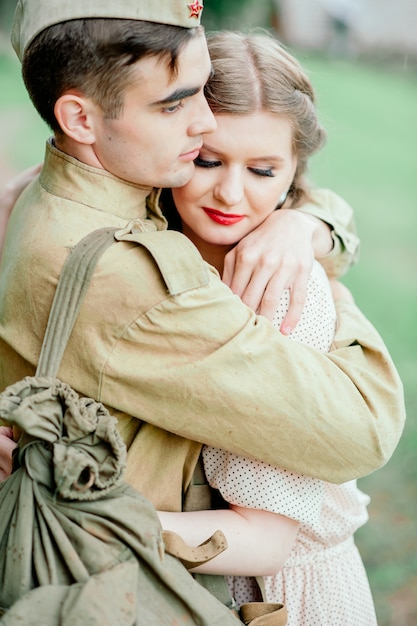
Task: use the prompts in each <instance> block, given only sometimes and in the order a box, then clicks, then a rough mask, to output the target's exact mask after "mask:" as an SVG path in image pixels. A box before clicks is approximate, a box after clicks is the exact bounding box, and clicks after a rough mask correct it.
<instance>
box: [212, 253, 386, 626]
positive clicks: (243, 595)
mask: <svg viewBox="0 0 417 626" xmlns="http://www.w3.org/2000/svg"><path fill="white" fill-rule="evenodd" d="M288 303H289V294H288V292H284V294H283V296H282V297H281V301H280V306H279V310H278V311H277V313H276V315H275V316H274V320H273V322H274V325H275V326H277V328H279V326H280V324H281V322H282V320H283V319H284V316H285V313H286V311H287V310H288ZM335 323H336V314H335V310H334V305H333V300H332V297H331V292H330V287H329V283H328V280H327V278H326V275H325V273H324V270H323V269H322V267H321V266H320V265H319V264H318V263H315V264H314V268H313V271H312V274H311V277H310V281H309V283H308V287H307V297H306V304H305V307H304V310H303V314H302V316H301V318H300V321H299V323H298V325H297V327H296V328H295V330H294V331H293V333H292V334H291V336H290V337H291V338H292V339H296V340H297V341H300V342H302V343H305V344H307V345H309V346H310V347H312V348H314V349H316V350H321V351H323V352H326V351H328V350H329V349H330V346H331V343H332V340H333V335H334V330H335ZM203 458H204V467H205V471H206V475H207V479H208V481H209V483H210V484H211V486H212V487H215V488H217V489H219V490H220V492H221V493H222V496H223V498H224V499H225V500H226V501H227V502H230V503H232V504H236V505H238V506H243V507H248V508H254V509H262V510H268V511H272V512H275V513H279V514H281V515H285V516H287V517H290V518H292V519H295V520H297V521H299V522H300V528H299V531H298V534H297V538H296V541H295V543H294V546H293V548H292V551H291V553H290V555H289V557H288V559H287V561H286V563H285V565H284V567H283V569H282V570H281V571H280V572H278V574H276V575H275V576H265V577H263V578H262V579H258V580H257V582H256V581H255V580H254V579H251V578H244V577H236V576H234V577H233V576H228V577H227V580H228V583H229V586H230V588H231V591H232V593H233V595H234V597H235V599H236V602H237V603H238V605H240V604H242V603H244V602H250V601H255V600H260V599H261V592H260V589H262V591H263V598H264V600H266V601H268V602H283V603H285V604H286V606H287V609H288V623H287V626H376V625H377V622H376V617H375V610H374V606H373V601H372V595H371V591H370V588H369V583H368V579H367V576H366V572H365V569H364V566H363V563H362V560H361V557H360V555H359V553H358V550H357V548H356V546H355V543H354V540H353V534H354V532H355V531H356V530H357V529H358V528H359V527H360V526H362V525H363V524H365V523H366V521H367V519H368V514H367V505H368V503H369V497H368V496H367V495H365V494H364V493H362V492H361V491H360V490H359V489H358V487H357V485H356V481H351V482H349V483H345V484H343V485H333V484H330V483H325V482H323V481H320V480H316V479H313V478H309V477H306V476H299V475H296V474H293V473H291V472H288V471H287V470H284V469H280V468H277V467H274V466H271V465H268V464H265V463H259V462H258V461H253V460H250V459H246V458H244V457H240V456H238V455H234V454H231V453H229V452H225V451H224V450H219V449H217V448H212V447H209V446H205V447H204V449H203Z"/></svg>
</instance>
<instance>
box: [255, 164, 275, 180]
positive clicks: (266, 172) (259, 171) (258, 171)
mask: <svg viewBox="0 0 417 626" xmlns="http://www.w3.org/2000/svg"><path fill="white" fill-rule="evenodd" d="M250 171H251V172H253V173H254V174H256V175H257V176H267V177H270V178H272V177H273V176H274V173H273V171H272V169H271V168H268V169H267V170H263V169H258V168H257V167H251V168H250Z"/></svg>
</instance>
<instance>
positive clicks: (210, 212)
mask: <svg viewBox="0 0 417 626" xmlns="http://www.w3.org/2000/svg"><path fill="white" fill-rule="evenodd" d="M203 211H204V213H205V214H206V215H207V217H209V218H210V219H211V220H213V222H216V224H222V226H231V225H232V224H237V222H240V221H241V220H243V219H244V217H245V216H244V215H237V214H235V213H222V212H221V211H216V209H208V208H207V207H203Z"/></svg>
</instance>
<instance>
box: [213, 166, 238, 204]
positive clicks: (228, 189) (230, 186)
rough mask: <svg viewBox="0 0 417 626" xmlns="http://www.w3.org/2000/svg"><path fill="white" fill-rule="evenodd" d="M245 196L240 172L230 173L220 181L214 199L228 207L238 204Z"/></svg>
mask: <svg viewBox="0 0 417 626" xmlns="http://www.w3.org/2000/svg"><path fill="white" fill-rule="evenodd" d="M243 195H244V191H243V183H242V179H241V176H240V174H239V173H238V172H233V173H232V172H229V173H227V174H225V175H224V176H223V177H222V178H221V180H219V181H218V183H217V185H216V187H215V190H214V197H215V198H216V199H217V200H220V201H221V202H223V203H224V204H226V205H228V206H233V205H235V204H238V203H239V202H240V201H241V200H242V198H243Z"/></svg>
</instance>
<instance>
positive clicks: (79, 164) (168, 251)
mask: <svg viewBox="0 0 417 626" xmlns="http://www.w3.org/2000/svg"><path fill="white" fill-rule="evenodd" d="M201 9H202V4H201V2H199V1H198V0H195V1H194V2H190V0H159V2H147V1H144V0H143V1H140V0H125V1H124V2H121V3H116V2H114V0H89V2H85V1H84V0H71V2H66V1H64V0H40V1H39V2H37V3H36V4H35V3H33V2H31V1H30V0H20V1H19V3H18V7H17V11H16V16H15V22H14V27H13V34H12V40H13V44H14V47H15V49H16V51H17V53H18V55H19V57H20V58H21V59H22V61H23V74H24V79H25V83H26V86H27V88H28V91H29V93H30V96H31V98H32V100H33V102H34V104H35V106H36V107H37V109H38V111H39V112H40V113H41V115H42V116H43V118H44V119H45V120H46V121H47V122H48V123H49V124H50V125H51V127H52V129H53V131H54V138H53V139H52V140H50V141H49V142H48V144H47V147H46V156H45V162H44V166H43V169H42V172H41V174H40V176H39V178H38V179H37V180H35V181H34V182H33V183H32V184H31V185H30V186H29V188H28V189H27V190H26V192H25V193H24V194H23V196H22V197H21V198H20V200H19V201H18V203H17V205H16V207H15V209H14V211H13V214H12V217H11V220H10V223H9V227H8V233H7V237H6V242H5V248H4V252H3V259H2V270H1V275H0V294H1V296H0V388H1V389H3V388H4V387H5V386H7V385H9V384H11V383H13V382H15V381H16V380H18V379H20V378H22V377H23V376H25V375H33V373H34V371H35V369H36V364H37V361H38V357H39V352H40V346H41V343H42V338H43V334H44V330H45V326H46V321H47V318H48V314H49V310H50V306H51V302H52V298H53V295H54V291H55V286H56V283H57V280H58V276H59V274H60V271H61V268H62V265H63V263H64V261H65V258H66V257H67V254H68V250H69V249H71V247H72V246H74V245H75V244H76V243H77V242H78V241H79V240H80V239H81V238H82V237H83V236H84V235H86V234H87V233H88V232H90V231H92V230H94V229H97V228H100V227H116V228H118V229H119V231H118V233H117V236H116V238H117V240H118V242H117V243H115V244H114V245H112V246H111V247H110V248H109V250H108V251H106V252H105V254H104V255H103V257H102V258H101V259H100V261H99V264H98V267H97V269H96V272H95V274H94V276H93V279H92V282H91V285H90V286H89V289H88V293H87V296H86V299H85V301H84V304H83V306H82V310H81V312H80V314H79V317H78V319H77V322H76V324H75V327H74V330H73V332H72V335H71V337H70V340H69V343H68V346H67V350H66V352H65V355H64V359H63V362H62V366H61V368H60V371H59V377H60V378H61V379H62V380H64V381H65V382H67V383H69V384H70V385H71V386H72V387H73V388H74V389H76V390H77V391H78V392H79V393H80V394H82V395H85V396H89V397H93V398H95V399H96V400H98V401H101V402H102V403H103V404H105V405H106V406H107V407H109V409H110V412H111V413H112V414H113V415H115V416H116V417H117V418H118V422H119V429H120V432H121V434H122V436H123V439H124V441H125V443H126V445H127V447H128V468H127V479H128V481H129V482H130V483H131V484H132V485H134V486H135V487H136V488H137V489H139V490H140V491H141V492H142V493H144V494H145V495H146V496H148V497H149V498H150V499H151V501H152V502H153V504H154V505H155V506H156V507H158V508H160V509H165V510H174V511H175V510H180V509H181V507H182V505H183V496H184V493H186V491H187V488H188V486H189V483H190V480H191V477H192V474H193V471H194V467H195V464H196V462H197V459H198V457H199V453H200V449H201V445H202V444H203V443H206V444H210V445H212V446H216V447H222V448H227V449H230V450H231V451H233V452H235V453H239V454H242V455H245V456H248V457H254V458H259V459H262V460H264V461H266V462H270V463H273V464H275V465H279V466H282V467H285V468H287V469H289V470H291V471H295V472H297V473H303V474H307V475H311V476H314V477H317V478H321V479H323V480H327V481H333V482H344V481H347V480H349V479H352V478H355V477H359V476H362V475H364V474H367V473H369V472H371V471H373V470H375V469H377V468H378V467H380V466H381V465H383V464H384V463H385V462H386V461H387V459H388V458H389V457H390V455H391V454H392V452H393V450H394V448H395V446H396V444H397V441H398V438H399V436H400V433H401V430H402V427H403V422H404V404H403V393H402V386H401V383H400V380H399V378H398V374H397V372H396V370H395V367H394V366H393V363H392V361H391V359H390V356H389V354H388V352H387V350H386V348H385V346H384V344H383V342H382V340H381V338H380V337H379V335H378V334H377V333H376V331H375V330H374V329H373V327H372V326H371V325H370V324H369V322H368V321H367V320H366V319H365V318H364V316H363V315H362V314H361V313H360V311H359V310H358V309H357V308H356V307H355V305H354V304H353V302H352V301H350V299H349V298H348V297H343V298H341V299H339V300H338V301H337V302H336V306H337V311H338V319H339V323H338V330H337V333H336V336H335V342H334V345H335V349H334V350H333V351H332V352H331V353H330V354H321V353H319V352H316V351H312V350H310V349H309V348H307V347H305V346H303V345H301V344H297V342H291V341H289V340H288V339H287V338H286V337H284V336H282V335H281V334H280V333H278V332H277V331H276V330H275V329H274V328H273V327H272V325H271V324H270V323H269V321H268V320H267V319H265V318H263V317H258V316H256V315H255V314H254V313H253V312H252V311H251V310H250V309H248V308H247V307H246V306H245V305H244V304H243V303H242V302H241V301H240V300H239V299H238V298H237V297H236V296H234V295H233V294H232V292H231V291H230V290H229V289H228V287H226V286H225V285H224V284H223V283H222V282H221V280H220V278H219V276H218V274H217V273H216V272H215V271H214V270H213V269H212V268H211V267H209V266H207V264H205V263H204V262H203V261H202V259H201V257H200V256H199V254H198V253H197V251H196V249H195V248H194V247H193V245H192V244H191V243H190V242H189V241H188V240H187V239H186V238H185V237H184V236H183V235H182V234H180V233H177V232H173V231H169V230H167V224H166V220H165V219H164V217H163V215H162V213H161V211H160V209H159V206H158V194H157V192H156V191H155V189H154V188H155V187H170V186H180V185H182V184H184V183H185V182H186V181H187V180H188V179H189V178H190V177H191V175H192V173H193V167H194V165H193V160H194V158H195V157H196V155H197V153H198V150H199V148H200V146H201V143H202V135H203V134H204V133H207V132H210V130H212V129H213V128H214V123H215V122H214V119H213V117H212V114H211V112H210V110H209V109H208V107H207V103H206V101H205V98H204V93H203V88H204V83H205V81H206V79H207V77H208V75H209V72H210V59H209V56H208V51H207V48H206V42H205V38H204V33H203V31H202V29H201V27H200V26H199V20H200V14H201ZM329 221H330V222H331V219H330V220H329Z"/></svg>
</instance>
